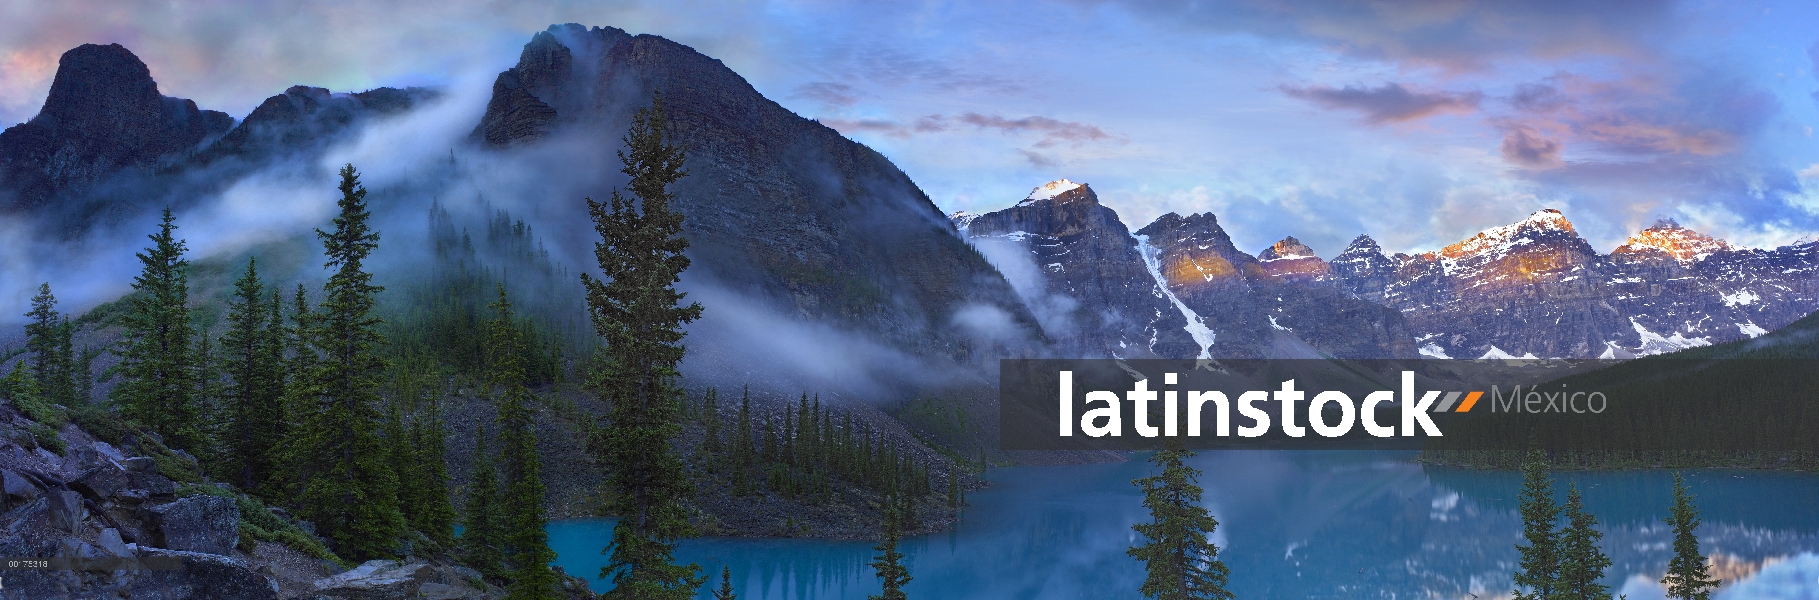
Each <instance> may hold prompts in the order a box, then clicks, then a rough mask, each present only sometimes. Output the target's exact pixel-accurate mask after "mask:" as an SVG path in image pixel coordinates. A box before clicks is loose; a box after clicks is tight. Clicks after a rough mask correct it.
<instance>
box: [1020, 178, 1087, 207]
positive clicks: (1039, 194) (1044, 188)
mask: <svg viewBox="0 0 1819 600" xmlns="http://www.w3.org/2000/svg"><path fill="white" fill-rule="evenodd" d="M1082 187H1086V184H1084V183H1074V182H1072V181H1068V180H1066V179H1056V180H1054V181H1050V182H1048V183H1044V184H1042V185H1039V186H1036V189H1033V190H1030V193H1029V195H1028V196H1024V197H1023V202H1033V201H1036V200H1047V199H1049V198H1053V197H1055V196H1059V195H1062V194H1065V193H1067V192H1071V191H1074V190H1075V189H1079V188H1082ZM1023 202H1019V203H1018V204H1022V203H1023Z"/></svg>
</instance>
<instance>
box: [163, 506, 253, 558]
mask: <svg viewBox="0 0 1819 600" xmlns="http://www.w3.org/2000/svg"><path fill="white" fill-rule="evenodd" d="M151 514H152V522H153V524H154V526H155V527H156V528H157V531H158V533H157V538H158V539H159V541H160V542H161V544H160V546H161V547H163V548H168V549H171V550H183V551H189V552H204V553H208V554H223V555H225V554H228V553H230V552H233V550H234V544H235V543H236V542H238V541H239V540H240V506H239V505H238V504H236V503H235V502H234V500H233V499H232V498H222V497H219V496H190V497H188V498H182V499H179V500H177V501H176V502H172V503H170V504H164V505H160V506H154V507H152V509H151Z"/></svg>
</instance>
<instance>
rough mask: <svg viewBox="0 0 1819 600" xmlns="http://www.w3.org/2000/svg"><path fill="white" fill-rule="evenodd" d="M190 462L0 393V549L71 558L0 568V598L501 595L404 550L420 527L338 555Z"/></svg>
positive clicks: (430, 556) (432, 554)
mask: <svg viewBox="0 0 1819 600" xmlns="http://www.w3.org/2000/svg"><path fill="white" fill-rule="evenodd" d="M166 471H174V473H168V474H167V472H166ZM196 471H197V469H196V463H195V459H194V458H193V457H190V456H189V455H188V454H186V453H184V452H182V451H180V450H177V451H173V450H169V449H167V448H165V447H164V446H163V444H162V443H161V442H160V441H159V440H158V439H157V438H156V437H155V436H151V435H150V434H142V433H136V432H135V433H129V434H127V435H126V436H124V438H123V439H122V440H121V443H120V444H119V445H118V446H116V445H114V444H109V443H107V442H105V441H101V440H98V439H96V438H95V437H94V436H92V435H90V434H89V433H88V432H86V431H84V430H83V429H82V428H80V427H78V426H77V425H76V424H74V423H69V424H65V425H63V426H62V427H60V428H51V427H49V426H47V425H45V424H42V423H39V422H37V421H34V420H32V419H30V418H27V417H26V416H25V415H24V414H22V413H20V412H19V411H18V410H16V409H15V408H14V407H13V406H11V405H9V404H0V487H3V488H4V495H3V496H0V557H5V558H8V559H13V558H25V557H35V558H43V559H46V560H51V559H55V560H56V562H57V563H59V564H63V565H74V566H78V567H80V568H78V569H68V568H61V569H19V568H12V569H5V570H3V571H0V586H3V587H0V599H12V598H20V599H26V598H30V599H34V600H37V599H44V598H132V599H135V600H178V599H191V598H194V599H202V598H208V599H219V600H241V599H245V600H277V599H281V598H284V599H288V598H309V599H322V600H354V599H359V600H391V599H399V600H403V599H406V598H409V599H419V598H432V599H440V600H455V599H475V600H478V599H493V598H503V597H504V595H505V594H504V591H503V590H501V589H499V588H498V587H497V586H493V585H490V584H488V583H486V582H484V581H482V579H481V577H480V573H478V572H476V571H474V570H473V569H469V568H466V567H463V566H460V565H458V564H456V563H455V562H454V561H453V560H452V559H450V558H449V556H448V555H447V554H445V553H441V552H437V551H433V550H431V551H423V550H418V551H412V550H411V546H419V547H421V546H423V545H427V544H426V543H427V540H421V541H422V542H425V544H406V546H407V547H406V549H405V550H406V551H405V552H404V553H403V554H405V555H406V558H404V559H403V560H397V561H387V560H374V561H368V562H366V563H364V564H361V565H358V566H352V568H349V566H348V565H346V564H343V563H341V562H339V561H338V560H336V559H335V558H334V555H333V554H330V553H328V552H327V550H326V546H327V544H326V543H325V542H324V540H322V539H320V538H317V537H316V536H315V534H314V533H313V529H314V528H313V526H311V524H310V523H308V522H307V521H303V520H301V519H295V518H293V517H291V515H290V514H289V513H287V512H286V511H284V510H283V509H281V508H275V507H274V508H267V507H265V506H264V505H262V504H260V503H259V502H258V501H256V500H253V499H251V498H249V497H246V496H244V495H241V494H238V493H237V492H235V491H233V490H232V489H231V488H229V487H227V486H225V485H222V484H215V483H208V482H206V481H201V482H191V483H181V482H179V480H180V479H191V478H195V476H194V475H193V473H195V472H196ZM172 475H176V478H175V479H174V478H173V477H172ZM249 510H251V511H257V513H264V514H257V513H254V512H248V511H249ZM262 537H263V538H271V539H269V540H268V539H259V538H262ZM300 547H301V548H300ZM4 566H6V565H0V567H4ZM562 578H563V580H564V581H565V582H566V587H567V589H568V590H567V591H569V592H570V594H571V595H572V596H573V597H575V598H592V597H593V594H592V593H591V592H589V591H588V590H587V587H586V583H585V581H583V580H581V579H579V578H572V577H568V576H566V575H563V576H562Z"/></svg>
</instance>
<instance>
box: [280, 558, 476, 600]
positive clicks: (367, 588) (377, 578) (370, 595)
mask: <svg viewBox="0 0 1819 600" xmlns="http://www.w3.org/2000/svg"><path fill="white" fill-rule="evenodd" d="M430 571H431V568H430V565H429V563H425V562H408V563H399V562H397V561H390V560H369V561H366V562H364V563H361V564H360V566H358V567H354V568H353V569H350V570H348V571H347V572H345V573H342V574H340V575H333V576H329V577H324V578H322V579H319V580H317V581H316V583H315V584H314V586H313V587H314V589H315V595H316V597H317V598H330V599H334V600H406V599H410V600H415V599H416V598H420V597H422V593H423V584H424V582H425V580H426V579H428V578H429V577H430V575H431V573H430ZM436 591H438V593H441V592H444V591H446V590H441V589H440V588H437V589H436ZM453 597H455V598H459V597H461V596H453Z"/></svg>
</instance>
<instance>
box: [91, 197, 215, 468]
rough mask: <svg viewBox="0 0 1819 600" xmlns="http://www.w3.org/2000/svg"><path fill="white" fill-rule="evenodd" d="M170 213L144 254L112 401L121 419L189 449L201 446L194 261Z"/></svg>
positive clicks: (121, 344)
mask: <svg viewBox="0 0 1819 600" xmlns="http://www.w3.org/2000/svg"><path fill="white" fill-rule="evenodd" d="M176 229H177V225H176V222H175V219H174V218H173V217H172V216H171V211H170V209H169V208H166V209H164V216H163V219H162V220H161V221H160V222H159V224H158V233H155V234H152V235H151V236H150V237H151V240H152V247H150V248H147V249H146V250H145V252H142V253H139V254H138V255H137V256H138V258H139V262H140V265H141V267H142V270H141V272H140V274H139V276H138V277H135V278H134V279H133V290H134V293H133V294H132V295H129V296H127V297H126V311H125V315H124V316H123V318H122V323H121V324H122V325H123V327H122V328H123V329H124V330H125V331H123V332H122V333H123V335H122V339H121V340H120V342H119V345H118V346H116V347H115V348H114V352H115V353H116V354H117V355H119V357H120V364H119V366H118V367H117V368H118V369H119V373H120V374H121V375H122V376H123V377H122V380H121V382H120V384H119V385H116V386H114V390H113V392H112V398H113V401H114V403H115V404H117V405H118V406H119V407H120V412H121V416H123V417H125V418H127V419H128V420H131V421H134V422H137V423H138V424H140V425H142V426H144V427H147V428H149V429H150V430H152V431H154V432H157V433H158V434H159V435H161V436H163V438H164V442H165V445H167V446H171V447H173V448H188V447H191V446H192V445H194V444H195V443H196V442H198V441H200V438H201V431H200V430H199V428H198V427H197V426H198V425H200V424H201V422H200V419H199V417H201V411H200V410H199V407H198V406H196V402H195V397H194V393H195V389H196V387H195V382H194V381H193V379H192V378H193V377H194V376H195V364H194V357H193V356H192V355H191V352H192V351H193V349H194V346H193V345H192V344H193V342H192V341H191V340H192V339H193V338H194V337H195V331H194V329H192V328H191V326H190V318H189V305H188V304H189V275H188V273H189V261H188V260H185V259H184V258H183V253H184V251H185V250H186V246H185V244H184V242H183V240H179V239H177V238H176V236H174V235H172V232H173V231H174V230H176Z"/></svg>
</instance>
